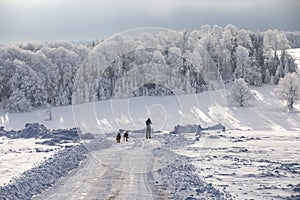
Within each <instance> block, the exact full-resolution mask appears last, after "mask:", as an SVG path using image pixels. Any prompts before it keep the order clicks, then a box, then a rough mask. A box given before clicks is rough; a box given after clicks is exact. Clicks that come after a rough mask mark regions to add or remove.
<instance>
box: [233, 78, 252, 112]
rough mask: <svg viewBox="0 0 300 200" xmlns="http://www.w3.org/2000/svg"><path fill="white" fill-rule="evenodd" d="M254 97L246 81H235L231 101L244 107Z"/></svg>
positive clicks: (240, 79)
mask: <svg viewBox="0 0 300 200" xmlns="http://www.w3.org/2000/svg"><path fill="white" fill-rule="evenodd" d="M251 97H252V93H251V91H250V89H249V88H248V86H247V83H246V82H245V80H244V79H242V78H239V79H237V80H235V81H234V83H233V86H232V88H231V99H232V100H233V101H234V102H237V103H238V104H239V106H241V107H243V106H244V105H245V104H246V103H247V101H248V100H249V99H250V98H251Z"/></svg>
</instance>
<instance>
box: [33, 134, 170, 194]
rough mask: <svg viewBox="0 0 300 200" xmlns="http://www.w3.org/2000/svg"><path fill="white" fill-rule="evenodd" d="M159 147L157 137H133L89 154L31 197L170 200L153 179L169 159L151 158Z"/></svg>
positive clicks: (165, 191)
mask: <svg viewBox="0 0 300 200" xmlns="http://www.w3.org/2000/svg"><path fill="white" fill-rule="evenodd" d="M122 139H123V138H122ZM158 146H161V144H160V142H159V141H158V140H155V139H151V140H146V139H144V138H142V137H136V138H130V141H128V142H124V141H122V142H121V143H120V144H117V143H116V144H114V145H113V146H112V147H110V148H107V149H104V150H99V151H96V152H93V153H90V154H89V155H88V157H87V159H85V160H84V161H83V163H82V164H81V165H80V166H79V168H77V169H76V170H74V171H72V172H71V173H70V175H69V176H68V177H66V178H63V179H61V180H60V181H59V182H58V183H57V184H55V185H54V186H53V187H52V188H50V189H49V190H47V191H45V192H44V193H42V194H41V195H39V196H36V197H35V198H33V199H43V200H44V199H49V200H50V199H51V200H52V199H56V200H59V199H61V200H65V199H76V200H77V199H170V195H171V194H170V191H167V190H163V189H160V188H159V185H158V184H157V182H156V181H155V180H154V179H155V176H157V175H158V173H157V170H158V169H160V168H161V167H163V166H165V165H167V164H168V163H169V162H171V160H172V158H171V157H170V156H169V155H161V157H154V156H153V155H152V153H151V151H152V150H153V149H155V148H156V147H158Z"/></svg>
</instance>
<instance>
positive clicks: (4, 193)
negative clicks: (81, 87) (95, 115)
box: [0, 136, 112, 200]
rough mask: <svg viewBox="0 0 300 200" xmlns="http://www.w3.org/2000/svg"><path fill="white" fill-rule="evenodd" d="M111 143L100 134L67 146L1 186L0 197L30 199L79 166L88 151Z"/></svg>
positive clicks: (2, 199)
mask: <svg viewBox="0 0 300 200" xmlns="http://www.w3.org/2000/svg"><path fill="white" fill-rule="evenodd" d="M111 144H112V143H111V142H109V141H107V139H106V138H105V137H101V136H99V137H98V139H96V140H94V141H92V142H91V143H88V144H86V145H83V144H81V145H77V146H70V147H67V148H65V149H63V150H61V151H59V152H58V153H57V154H55V155H54V156H53V157H51V158H49V159H47V160H46V161H45V162H44V163H42V164H41V165H40V166H38V167H35V168H32V169H30V170H28V171H26V172H24V173H23V174H22V175H21V176H20V177H19V178H17V179H14V180H13V181H12V183H11V184H10V185H7V186H3V187H0V199H1V200H4V199H12V200H13V199H30V198H31V197H32V196H33V195H37V194H39V193H41V192H42V191H44V190H46V189H47V188H49V187H51V186H52V185H53V184H54V183H55V182H56V181H57V180H58V179H60V178H61V177H64V176H66V175H68V173H69V171H71V170H73V169H75V168H76V167H78V165H79V163H80V161H82V160H83V159H85V158H86V154H87V153H88V152H90V151H94V150H99V149H104V148H107V147H109V146H110V145H111Z"/></svg>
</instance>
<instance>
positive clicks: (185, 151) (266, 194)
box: [0, 86, 300, 199]
mask: <svg viewBox="0 0 300 200" xmlns="http://www.w3.org/2000/svg"><path fill="white" fill-rule="evenodd" d="M274 88H275V87H274V86H264V87H252V88H251V90H252V92H253V93H254V94H255V98H254V99H252V101H251V102H250V103H249V104H248V105H247V106H245V107H243V108H240V107H235V106H234V105H233V104H232V103H231V102H229V101H227V99H226V98H225V96H226V94H227V91H222V92H204V93H201V94H198V95H182V96H167V97H138V98H131V99H121V100H110V101H103V102H96V103H89V104H82V105H75V106H67V107H57V108H52V117H53V120H52V121H46V120H45V119H47V118H48V116H47V112H46V110H43V109H41V110H36V111H33V112H30V113H20V114H9V113H6V112H5V111H3V110H2V111H0V112H1V114H0V125H2V126H4V127H5V129H6V130H9V129H16V130H18V129H22V128H23V127H24V125H25V124H26V123H28V122H39V123H41V124H44V125H45V126H46V127H47V128H50V129H58V128H71V127H80V129H82V131H83V132H91V133H95V134H99V135H100V136H101V137H102V136H106V137H107V138H108V140H109V141H111V142H114V135H115V133H112V134H105V133H107V132H111V131H117V130H118V129H120V128H121V129H127V130H141V129H143V128H144V121H145V120H146V118H147V117H149V116H150V117H151V119H152V122H153V128H154V129H155V130H161V131H163V132H169V131H171V130H173V128H174V126H175V125H177V124H200V125H201V126H202V127H208V126H212V125H215V124H218V123H221V124H224V125H225V127H226V132H225V133H222V132H216V131H211V130H210V131H208V132H206V131H203V132H204V133H203V134H202V135H201V137H200V140H199V141H193V140H194V139H195V133H189V134H186V133H182V134H180V136H176V135H175V136H174V135H173V136H172V135H171V136H170V135H169V134H167V135H164V134H162V133H160V134H158V133H157V134H156V135H154V138H153V144H151V145H144V144H143V142H144V138H143V136H142V135H140V136H136V137H133V138H132V140H130V142H129V143H128V144H123V143H121V145H123V146H120V145H119V146H116V145H113V146H111V147H110V145H108V143H105V144H107V145H104V146H105V150H101V148H98V149H100V150H99V151H98V150H97V151H96V155H98V154H99V155H105V152H106V153H107V155H106V157H107V159H110V158H115V157H116V156H115V155H117V154H118V155H119V154H122V153H121V152H122V151H123V150H124V149H126V150H127V151H125V155H124V156H125V157H124V159H125V158H126V155H128V156H129V154H130V155H132V153H137V152H140V153H141V154H139V155H141V157H137V159H138V158H142V157H143V155H142V153H143V152H144V153H145V154H147V155H149V152H151V153H150V154H152V156H150V157H149V159H148V160H140V161H141V163H144V164H145V163H148V162H150V163H151V162H153V161H154V160H155V159H153V158H155V156H154V155H156V156H158V159H157V160H156V161H155V162H156V165H153V166H151V168H150V169H149V170H150V171H154V172H157V170H158V171H159V169H162V171H161V172H160V173H159V174H157V173H152V174H151V175H149V174H148V175H147V176H145V177H144V176H143V177H138V176H135V175H132V176H131V178H132V179H134V177H135V178H137V179H138V180H144V181H142V182H141V190H142V191H144V192H141V194H140V195H145V194H146V193H147V191H150V190H151V191H154V193H153V194H152V197H153V198H154V197H156V196H157V195H158V194H160V193H159V191H157V192H155V191H156V189H153V188H152V189H151V187H150V185H151V184H154V185H155V184H156V186H155V187H157V188H158V187H159V188H161V189H162V190H166V191H165V192H163V193H164V194H165V195H166V196H168V195H171V193H172V192H173V194H172V195H173V197H177V198H183V197H191V198H192V197H193V196H194V197H195V198H197V197H198V198H200V197H201V195H200V193H201V192H204V191H205V192H207V191H210V192H209V194H210V195H212V194H214V195H216V196H218V195H219V196H220V195H221V193H220V192H219V191H218V189H219V190H221V191H223V190H224V189H225V191H227V192H229V193H230V194H231V195H232V197H233V198H236V199H246V198H247V199H251V198H255V199H274V198H277V197H278V198H279V196H280V197H291V195H299V190H300V189H299V185H297V184H300V181H299V180H300V177H299V168H300V166H299V163H300V157H299V156H298V154H299V151H300V149H299V147H300V142H299V137H300V112H299V106H298V105H296V110H295V111H293V112H290V113H289V112H287V111H286V109H285V107H284V103H283V102H281V101H279V100H278V98H277V97H276V96H275V94H274ZM130 134H132V136H134V133H130ZM185 135H186V136H187V137H188V138H190V140H188V141H190V142H187V141H186V140H185V139H184V137H183V136H185ZM24 141H26V142H29V143H30V142H31V143H30V144H26V145H28V146H30V149H35V148H39V147H35V146H34V145H31V144H32V142H33V141H32V140H31V139H28V140H23V139H22V140H21V139H16V140H12V141H10V140H9V139H5V140H3V139H2V140H1V142H3V143H2V144H0V149H2V150H1V153H2V152H3V154H4V155H7V157H5V159H10V160H11V157H9V156H12V154H10V153H11V152H10V151H11V150H9V147H8V145H9V142H11V143H12V142H13V143H15V144H17V143H19V142H20V143H22V142H23V143H24ZM23 143H22V144H23ZM102 145H103V144H102ZM15 146H16V145H15ZM87 147H88V146H87ZM26 148H27V147H23V149H25V150H22V154H24V155H25V154H27V150H26ZM93 148H94V147H92V146H91V149H93ZM103 148H104V147H103ZM106 148H107V149H106ZM123 148H124V149H123ZM3 149H5V150H3ZM20 149H22V148H21V147H17V149H12V151H13V153H14V155H13V156H15V157H16V158H17V157H18V156H17V154H18V153H16V152H15V150H16V151H21V150H20ZM96 149H97V148H96ZM164 150H167V151H168V152H172V153H179V154H181V155H184V157H181V156H179V155H176V154H175V156H173V154H171V153H169V154H168V155H172V158H174V162H169V163H167V164H166V163H162V164H161V165H159V163H160V162H161V161H162V160H164V158H166V156H165V154H164ZM29 151H30V150H29ZM81 151H82V149H81ZM5 152H8V153H7V154H5ZM90 152H91V151H90ZM126 152H127V153H126ZM123 153H124V152H123ZM30 154H31V156H30V158H31V161H30V164H29V163H26V162H20V160H19V159H17V160H16V161H9V162H5V163H4V162H1V167H2V168H1V169H0V170H1V172H3V175H4V176H3V177H6V178H5V179H3V180H5V181H4V182H7V181H9V179H11V178H12V177H11V174H12V173H11V172H9V169H12V168H15V169H16V171H15V172H14V173H15V174H16V175H17V174H20V173H21V172H23V171H24V169H25V168H26V167H27V168H26V169H29V168H31V167H32V166H34V165H35V164H34V163H39V162H40V161H41V160H43V159H44V157H45V156H46V155H43V154H40V152H34V151H33V152H32V153H30ZM49 155H50V154H49ZM36 156H38V157H36ZM77 156H79V154H77ZM35 157H36V159H35ZM129 157H130V156H129ZM87 158H89V159H90V160H87V162H94V161H92V159H93V158H95V156H90V157H89V156H87ZM130 158H131V157H130ZM22 159H25V160H26V156H22ZM82 159H83V157H80V158H79V159H77V157H76V159H75V161H74V162H75V163H78V160H79V161H80V160H82ZM124 159H116V160H115V159H113V160H114V161H112V160H107V162H105V163H104V165H105V164H107V165H108V164H109V163H111V164H112V165H114V167H113V168H114V169H118V166H119V167H120V169H119V170H117V171H122V170H123V171H124V168H123V167H122V166H123V165H128V166H129V168H130V167H133V166H132V165H134V163H135V161H133V160H131V161H130V159H129V158H128V162H127V161H126V160H124ZM48 160H49V159H48ZM60 160H61V159H60ZM1 161H2V158H1ZM129 161H130V162H129ZM60 162H61V161H60ZM17 163H19V170H17V168H16V167H14V166H15V165H18V164H17ZM20 163H21V164H20ZM90 164H91V166H94V167H95V170H101V169H97V166H98V167H101V166H99V165H97V163H94V164H92V163H90ZM102 164H103V163H102ZM192 164H193V165H194V166H195V167H196V168H194V166H193V165H192ZM52 165H53V163H51V164H47V165H46V166H47V167H46V169H48V168H49V167H50V168H51V167H52ZM107 165H106V166H107ZM75 166H77V165H76V164H75V165H74V167H75ZM87 166H89V165H87ZM87 166H86V167H87ZM128 166H127V167H128ZM63 167H65V166H64V165H62V166H60V167H56V168H58V169H62V168H63ZM70 169H73V168H70ZM80 169H81V170H85V169H86V168H85V167H84V165H83V166H82V168H80V167H79V171H76V170H75V171H74V172H73V173H74V174H75V175H74V176H75V178H74V180H78V181H83V180H81V179H80V176H79V175H78V174H80V173H84V171H80ZM111 169H112V168H110V167H109V168H108V171H107V173H106V174H103V176H105V177H107V176H108V177H111V178H112V179H111V181H112V182H111V184H115V182H114V181H117V180H119V181H120V180H122V181H124V183H128V182H130V181H133V180H131V179H130V178H129V179H128V178H125V177H123V178H122V179H121V178H120V177H119V176H116V175H114V174H111V171H110V170H111ZM141 170H142V171H141V173H142V174H143V173H146V174H147V173H148V172H149V171H147V172H146V171H143V170H145V168H142V169H141ZM176 170H177V171H176ZM178 170H179V171H178ZM33 171H35V170H33ZM181 171H187V172H186V173H185V174H184V176H183V177H181V175H182V174H181ZM1 174H2V173H1ZM66 174H67V172H65V173H64V175H66ZM195 174H196V176H195ZM172 175H173V176H174V177H171V178H170V176H172ZM197 175H198V176H201V177H202V179H201V178H199V177H198V176H197ZM78 176H79V177H78ZM103 176H102V175H101V174H99V177H98V178H102V177H103ZM120 176H121V175H120ZM91 177H93V176H91ZM118 177H119V178H118ZM168 177H169V178H168ZM81 178H84V176H81ZM108 179H109V178H108ZM22 180H25V181H26V180H28V179H26V178H23V179H22ZM64 180H65V181H66V182H62V183H58V185H55V187H56V188H57V190H53V191H60V190H61V188H60V189H59V187H60V186H59V185H60V184H64V183H68V182H69V183H72V181H71V180H72V178H70V179H68V178H65V179H64ZM64 180H62V181H64ZM86 180H87V179H86ZM1 181H2V178H1ZM70 181H71V182H70ZM161 181H165V182H163V183H161ZM54 182H55V181H54ZM54 182H53V183H54ZM153 182H155V183H153ZM156 182H157V183H156ZM37 183H38V181H37ZM53 183H52V182H51V184H53ZM45 184H46V183H45ZM47 184H49V183H47ZM51 184H50V185H51ZM89 184H93V180H89V181H87V185H86V187H89V186H91V185H89ZM143 184H144V185H143ZM210 184H211V185H210ZM50 185H49V186H50ZM133 185H134V184H133ZM167 185H173V186H174V185H175V186H174V187H172V188H171V190H174V191H176V192H174V191H169V190H167V189H163V188H166V187H167ZM49 186H47V187H49ZM20 187H21V186H20ZM65 187H66V188H68V187H69V186H68V185H66V186H65ZM21 188H23V187H21ZM70 188H71V186H70ZM183 188H185V189H183ZM199 188H201V189H199ZM215 188H216V189H215ZM77 189H78V192H80V190H79V187H77ZM123 189H124V188H122V187H121V186H120V188H119V190H118V191H119V192H121V193H122V191H123V192H124V190H123ZM43 190H44V189H43ZM12 191H15V190H12ZM24 191H25V190H24ZM38 191H39V192H40V191H42V189H40V190H38ZM49 191H50V190H49ZM108 191H110V192H112V193H113V192H114V188H112V187H110V188H109V190H108ZM115 192H116V191H115ZM83 193H84V192H82V193H80V194H79V193H78V195H79V196H80V195H83ZM33 194H38V193H33ZM118 194H119V193H118ZM122 194H123V193H122ZM191 194H193V196H189V195H191ZM176 195H177V196H176ZM54 196H55V194H54ZM79 196H77V197H79ZM104 196H105V195H104ZM208 196H209V195H208ZM208 196H204V197H208ZM221 196H222V195H221ZM91 197H92V196H91ZM123 197H124V196H123ZM127 197H128V195H127ZM222 197H224V195H223V196H222ZM37 198H38V197H37ZM74 198H75V197H74ZM295 199H297V197H295Z"/></svg>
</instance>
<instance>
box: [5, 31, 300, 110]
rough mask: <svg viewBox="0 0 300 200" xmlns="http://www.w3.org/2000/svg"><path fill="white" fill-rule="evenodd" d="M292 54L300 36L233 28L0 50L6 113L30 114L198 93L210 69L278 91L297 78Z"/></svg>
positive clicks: (205, 87)
mask: <svg viewBox="0 0 300 200" xmlns="http://www.w3.org/2000/svg"><path fill="white" fill-rule="evenodd" d="M291 47H294V48H295V47H300V33H299V32H293V33H291V32H282V31H278V30H268V31H266V32H253V31H249V30H244V29H238V28H237V27H236V26H234V25H228V26H226V27H225V28H222V27H219V26H210V25H204V26H202V27H200V29H197V30H193V31H171V30H169V31H161V32H157V33H149V32H148V33H141V34H139V35H138V36H136V37H133V36H129V35H126V36H125V35H122V34H117V35H114V36H113V37H111V38H109V39H107V40H103V41H96V42H93V41H91V42H77V43H75V42H48V43H40V44H32V43H28V44H21V45H10V46H2V47H0V106H1V107H2V108H4V109H8V110H10V111H13V112H25V111H30V110H32V109H33V108H38V107H45V106H61V105H70V104H71V103H83V102H90V101H98V100H104V99H109V98H112V97H117V98H119V97H127V96H141V95H171V94H173V93H199V92H202V91H205V90H208V89H210V88H211V87H210V86H209V85H208V81H207V80H206V78H207V77H206V74H205V73H203V71H202V69H204V68H206V67H210V66H211V64H208V65H207V63H210V62H212V63H213V65H214V66H215V67H216V68H217V69H218V71H219V73H220V78H222V80H223V82H224V83H227V82H230V81H232V80H235V79H239V78H243V79H244V80H245V81H246V82H247V83H248V84H249V85H255V86H261V85H262V84H278V83H279V81H280V79H281V78H283V77H284V76H285V75H286V74H287V73H289V72H295V71H296V68H297V67H296V64H295V63H294V60H293V59H292V57H291V56H290V55H289V54H288V53H287V52H286V50H287V49H289V48H291ZM207 57H209V58H207Z"/></svg>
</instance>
